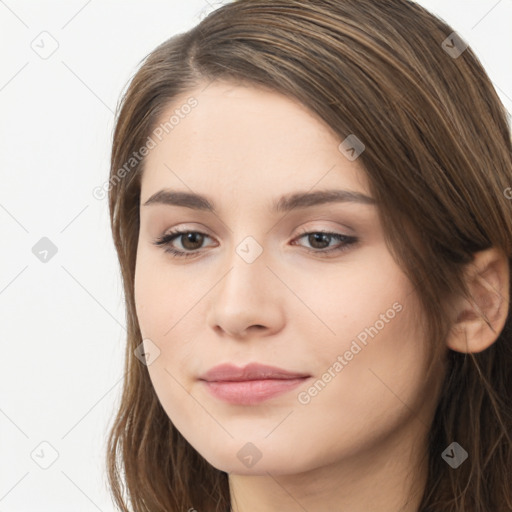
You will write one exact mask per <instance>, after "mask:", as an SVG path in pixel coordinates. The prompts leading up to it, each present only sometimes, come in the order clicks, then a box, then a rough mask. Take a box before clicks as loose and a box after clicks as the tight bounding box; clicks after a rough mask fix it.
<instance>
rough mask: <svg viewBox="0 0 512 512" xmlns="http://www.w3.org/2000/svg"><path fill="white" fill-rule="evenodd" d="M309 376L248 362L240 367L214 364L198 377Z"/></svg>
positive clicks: (219, 378)
mask: <svg viewBox="0 0 512 512" xmlns="http://www.w3.org/2000/svg"><path fill="white" fill-rule="evenodd" d="M304 377H310V375H309V374H306V373H301V372H292V371H288V370H284V369H283V368H277V367H276V366H268V365H265V364H260V363H250V364H248V365H246V366H244V367H242V368H240V367H238V366H235V365H233V364H230V363H226V364H220V365H218V366H214V367H213V368H211V369H210V370H208V371H207V372H206V373H204V374H203V375H201V376H200V377H199V379H200V380H206V381H244V380H262V379H283V380H285V379H299V378H304Z"/></svg>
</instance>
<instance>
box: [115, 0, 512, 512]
mask: <svg viewBox="0 0 512 512" xmlns="http://www.w3.org/2000/svg"><path fill="white" fill-rule="evenodd" d="M453 32H454V31H453V29H452V28H451V27H450V26H449V25H448V24H446V23H445V22H444V21H443V20H441V19H439V18H438V17H436V16H434V15H432V14H431V13H429V12H428V11H427V10H425V9H424V8H423V7H421V6H419V5H417V4H415V3H413V2H412V1H408V0H379V1H375V0H236V1H234V2H232V3H229V4H226V5H224V6H222V7H220V8H219V9H217V10H216V11H214V12H213V13H211V14H210V15H209V16H208V17H206V18H205V19H204V20H202V21H201V22H200V23H199V24H198V25H196V26H195V27H193V28H192V29H190V30H189V31H187V32H185V33H180V34H178V35H175V36H173V37H171V38H170V39H168V40H167V41H165V42H164V43H162V44H161V45H159V46H158V47H157V48H156V49H155V50H154V51H152V52H151V53H150V54H149V55H148V56H147V57H146V58H145V59H144V61H143V62H142V63H141V67H140V68H139V69H138V71H137V72H136V74H135V75H134V76H133V77H132V79H131V82H130V84H129V87H128V88H127V90H126V91H125V93H124V94H123V96H122V99H121V101H120V104H119V105H118V110H117V118H116V126H115V130H114V137H113V148H112V157H111V169H110V178H111V179H110V184H111V186H110V188H109V192H108V193H109V195H108V199H109V208H110V216H111V227H112V233H113V238H114V243H115V247H116V251H117V254H118V258H119V262H120V267H121V273H122V279H123V286H124V294H125V303H126V322H127V331H128V333H127V344H126V359H125V375H124V386H123V393H122V397H121V399H120V403H119V407H118V410H117V411H116V416H115V419H114V422H113V425H112V427H111V430H110V432H109V437H108V447H107V454H106V463H107V468H108V480H109V485H110V487H111V491H112V495H113V497H114V499H115V503H116V505H117V506H118V507H119V508H120V510H122V511H126V512H127V511H134V512H175V511H176V512H178V511H180V512H181V511H185V510H188V509H189V508H191V507H193V508H195V509H197V510H198V511H199V512H226V511H227V510H228V509H229V506H230V496H229V486H228V478H227V474H226V473H225V472H222V471H220V470H218V469H216V468H214V467H213V466H211V465H210V464H209V463H208V462H207V461H206V460H205V459H204V458H203V457H202V456H201V455H200V454H199V453H197V451H196V450H195V449H194V448H193V447H192V446H191V445H190V444H189V443H188V442H187V441H186V440H185V439H184V437H183V436H182V435H181V434H180V433H179V432H178V430H177V429H176V428H175V427H174V426H173V424H172V422H171V421H170V420H169V418H168V416H167V414H166V413H165V411H164V409H163V408H162V406H161V404H160V403H159V401H158V398H157V396H156V394H155V391H154V389H153V386H152V384H151V381H150V378H149V374H148V371H147V366H145V365H144V364H141V362H140V361H139V360H138V359H137V358H136V357H135V355H134V350H135V349H136V347H137V346H138V345H139V344H140V343H141V341H142V336H141V331H140V328H139V324H138V320H137V315H136V310H135V302H134V275H135V261H136V251H137V243H138V234H139V202H140V185H141V175H142V173H143V169H144V162H145V160H144V159H140V161H136V162H134V161H133V160H131V159H132V158H133V156H132V155H133V153H134V152H136V151H138V150H139V149H140V148H141V147H143V146H144V145H145V144H147V141H148V137H150V136H151V134H152V133H153V131H154V130H155V129H156V128H157V127H158V123H159V122H160V120H161V117H162V115H163V114H164V113H165V112H166V109H168V108H169V106H170V105H171V104H172V102H173V100H174V98H175V97H177V96H178V95H181V94H183V93H187V91H190V90H192V89H193V88H196V87H198V86H199V85H201V84H208V83H211V82H212V81H215V80H226V81H230V82H231V83H234V84H243V85H249V86H255V87H263V88H266V89H268V90H272V91H276V92H279V93H282V94H284V95H286V96H288V97H292V98H295V99H298V100H299V101H300V102H301V103H302V104H304V105H305V106H306V107H307V108H308V109H309V110H310V111H311V112H313V113H315V114H316V115H317V116H318V117H319V118H320V119H321V120H323V121H324V122H325V123H326V124H327V125H328V126H329V127H331V129H332V130H333V132H334V133H336V134H337V135H338V136H339V142H340V143H341V142H342V141H343V140H345V139H346V138H347V137H348V136H349V135H351V134H353V135H356V136H357V138H358V139H359V140H360V141H362V142H363V144H364V145H365V150H364V152H363V153H362V154H361V155H360V156H359V159H360V160H361V163H362V164H363V166H364V170H365V173H366V175H367V178H368V182H369V186H370V192H371V194H372V196H373V197H374V198H375V199H376V200H377V204H378V208H379V210H378V211H379V215H380V218H381V221H382V225H383V229H384V235H385V239H386V243H387V244H388V247H389V250H390V252H391V254H392V255H393V257H394V258H395V261H396V262H397V264H399V265H400V267H401V268H402V269H403V270H404V272H406V274H407V276H408V278H409V279H410V280H411V282H412V283H413V284H414V286H415V288H416V291H417V293H418V296H419V299H420V303H421V306H422V308H423V310H424V315H425V318H426V321H425V335H426V336H427V340H428V341H429V343H430V346H431V347H432V355H431V360H430V364H431V365H433V364H434V362H436V361H443V364H445V365H446V366H445V367H446V373H445V375H444V376H443V378H444V382H443V384H442V392H441V395H440V399H439V403H438V406H437V409H436V412H435V416H434V419H433V422H432V424H431V426H430V433H429V444H428V459H429V462H428V468H429V473H428V481H427V485H426V488H425V492H424V495H423V498H422V501H421V506H420V509H419V511H420V512H510V511H512V441H511V437H512V436H511V434H512V320H511V316H512V315H511V311H510V308H509V304H506V307H508V308H509V309H508V316H507V320H506V324H505V327H504V329H503V330H502V331H501V333H499V336H498V338H497V340H496V342H495V343H493V344H492V345H491V346H490V347H489V348H487V349H486V350H484V351H482V352H479V353H475V354H472V353H468V354H464V353H459V352H455V351H452V350H448V351H447V350H446V344H445V340H446V336H447V334H448V332H449V330H450V327H451V320H450V318H449V314H448V308H447V304H448V303H449V302H448V301H450V300H451V299H453V298H454V297H456V296H466V297H468V296H469V295H468V294H469V291H468V288H467V285H466V283H465V280H464V278H463V276H464V273H463V272H464V269H465V267H466V266H467V265H468V264H469V263H471V262H472V260H473V255H474V253H475V252H478V251H481V250H485V249H488V248H491V247H496V248H499V249H501V250H502V251H503V252H504V253H505V254H506V255H507V257H508V261H509V268H510V267H512V265H511V263H512V189H511V188H510V187H512V143H511V134H510V126H509V124H508V120H507V113H506V111H505V108H504V106H503V104H502V103H501V101H500V99H499V97H498V95H497V94H496V91H495V89H494V87H493V85H492V82H491V81H490V79H489V78H488V76H487V74H486V72H485V71H484V69H483V67H482V65H481V63H480V61H479V60H478V58H477V57H476V56H475V54H474V53H473V51H472V49H471V48H470V47H468V48H466V49H463V47H460V48H459V47H457V44H459V45H460V41H458V40H456V39H453V37H454V36H453ZM450 36H451V37H452V39H448V38H449V37H450ZM446 41H449V44H447V43H446ZM450 48H451V49H452V50H453V48H455V49H457V48H459V49H460V51H461V52H462V53H460V55H457V54H456V52H455V53H454V52H453V51H449V50H450ZM196 108H200V101H199V105H198V106H197V107H196ZM290 129H293V127H290ZM127 162H132V163H131V164H130V166H131V167H130V169H129V172H126V164H127ZM123 168H124V169H125V172H124V173H122V176H123V177H122V179H119V173H120V170H121V169H123ZM511 292H512V290H511ZM511 295H512V293H511ZM454 441H456V442H457V443H459V444H460V445H461V446H462V447H463V448H464V449H465V450H466V451H467V452H468V454H469V457H468V459H467V460H466V461H465V462H464V463H463V464H462V465H461V466H459V467H458V468H457V469H453V468H452V467H450V466H449V465H448V464H447V463H446V462H445V461H444V460H443V459H442V457H441V454H442V452H443V451H444V450H445V448H446V447H447V446H448V445H449V444H450V443H452V442H454Z"/></svg>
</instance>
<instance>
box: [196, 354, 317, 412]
mask: <svg viewBox="0 0 512 512" xmlns="http://www.w3.org/2000/svg"><path fill="white" fill-rule="evenodd" d="M310 377H311V375H309V374H305V373H301V372H292V371H288V370H284V369H283V368H278V367H276V366H268V365H264V364H260V363H250V364H248V365H247V366H244V367H242V368H240V367H237V366H234V365H232V364H229V363H228V364H221V365H219V366H215V367H214V368H211V369H210V370H208V371H207V372H206V373H205V374H203V375H202V376H201V377H199V380H200V381H202V382H203V383H204V385H205V386H206V388H207V389H208V391H209V392H210V393H211V394H212V395H213V396H215V397H217V398H219V399H221V400H224V401H226V402H228V403H231V404H238V405H254V404H257V403H260V402H263V401H265V400H268V399H270V398H272V397H275V396H278V395H281V394H283V393H286V392H287V391H291V390H292V389H294V388H295V387H297V386H299V385H300V384H302V383H303V382H304V381H305V380H307V379H308V378H310Z"/></svg>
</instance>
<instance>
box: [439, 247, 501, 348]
mask: <svg viewBox="0 0 512 512" xmlns="http://www.w3.org/2000/svg"><path fill="white" fill-rule="evenodd" d="M465 276H466V277H465V278H466V282H467V283H468V288H469V291H470V294H471V297H470V299H469V300H468V299H465V298H463V299H461V300H460V304H459V306H458V309H457V311H456V315H455V321H454V323H453V325H452V329H451V331H450V333H449V335H448V338H447V340H446V343H447V345H448V347H449V348H450V349H452V350H455V351H456V352H462V353H469V352H472V353H477V352H482V351H483V350H485V349H487V348H488V347H490V346H491V345H492V344H493V343H494V342H495V341H496V340H497V339H498V336H499V335H500V333H501V331H502V330H503V327H504V326H505V322H506V320H507V316H508V314H509V307H510V269H509V263H508V259H507V256H506V255H505V254H504V253H503V251H500V250H498V249H496V248H493V247H491V248H490V249H487V250H485V251H480V252H478V253H476V254H475V258H474V260H473V261H472V262H471V263H469V264H468V267H467V269H466V272H465Z"/></svg>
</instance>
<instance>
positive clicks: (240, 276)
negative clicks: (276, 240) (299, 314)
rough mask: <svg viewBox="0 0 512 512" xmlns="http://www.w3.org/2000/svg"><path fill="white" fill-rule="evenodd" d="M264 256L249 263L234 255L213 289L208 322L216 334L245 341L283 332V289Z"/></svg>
mask: <svg viewBox="0 0 512 512" xmlns="http://www.w3.org/2000/svg"><path fill="white" fill-rule="evenodd" d="M263 254H264V253H263ZM263 254H262V255H260V256H259V257H258V258H257V259H256V260H255V261H253V262H252V263H248V262H247V261H245V260H244V259H243V258H241V257H239V255H238V254H236V253H235V254H234V255H233V257H232V258H231V260H230V263H231V265H230V267H229V270H228V271H227V272H226V273H225V274H224V277H222V278H221V280H220V282H219V283H218V284H217V285H216V286H215V287H214V289H213V290H212V295H211V299H210V306H209V311H208V319H207V321H208V324H209V326H210V327H211V328H212V329H214V330H216V331H217V333H218V334H225V335H228V336H232V337H237V338H246V337H248V336H268V335H270V334H274V333H276V332H278V331H279V330H280V329H282V326H283V322H284V318H285V315H284V300H283V299H284V297H283V295H284V293H285V287H284V286H283V284H282V283H281V282H280V281H279V279H278V278H277V277H276V275H275V272H274V271H271V270H270V269H269V268H268V267H267V262H266V259H265V258H264V256H263Z"/></svg>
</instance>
